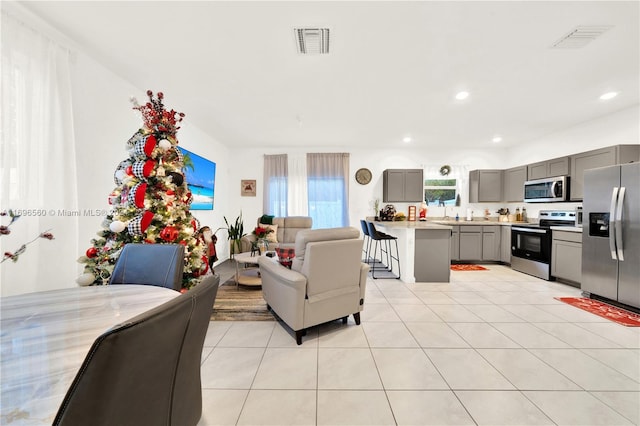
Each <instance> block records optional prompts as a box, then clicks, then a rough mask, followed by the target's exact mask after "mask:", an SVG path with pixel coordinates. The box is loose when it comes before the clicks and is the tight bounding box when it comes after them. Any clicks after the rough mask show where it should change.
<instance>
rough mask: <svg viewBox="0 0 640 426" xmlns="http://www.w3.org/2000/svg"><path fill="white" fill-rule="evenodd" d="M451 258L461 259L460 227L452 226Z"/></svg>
mask: <svg viewBox="0 0 640 426" xmlns="http://www.w3.org/2000/svg"><path fill="white" fill-rule="evenodd" d="M451 260H460V227H459V226H452V227H451Z"/></svg>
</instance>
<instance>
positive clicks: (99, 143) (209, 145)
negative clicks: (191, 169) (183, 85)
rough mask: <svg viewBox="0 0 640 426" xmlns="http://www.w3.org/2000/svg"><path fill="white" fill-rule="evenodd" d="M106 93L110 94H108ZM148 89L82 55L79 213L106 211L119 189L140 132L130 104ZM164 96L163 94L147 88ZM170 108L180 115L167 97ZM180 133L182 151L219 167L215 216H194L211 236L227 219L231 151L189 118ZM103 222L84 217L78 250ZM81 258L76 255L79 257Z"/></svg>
mask: <svg viewBox="0 0 640 426" xmlns="http://www.w3.org/2000/svg"><path fill="white" fill-rule="evenodd" d="M105 88H108V89H106V90H105ZM146 89H147V88H136V87H133V86H132V85H131V84H129V83H128V82H127V81H125V80H123V79H121V78H119V77H118V76H116V75H115V74H113V73H112V72H110V71H109V70H108V69H106V68H104V67H103V66H102V65H100V64H98V63H97V62H96V61H94V60H93V59H92V58H90V57H88V56H86V55H82V54H79V55H78V57H77V60H76V63H75V64H74V67H73V107H74V115H75V132H76V141H77V145H78V146H77V158H78V185H79V186H78V199H79V207H80V211H81V212H82V211H84V210H85V209H91V210H94V211H95V210H101V209H108V208H109V204H108V202H107V197H108V195H109V193H111V191H112V190H113V189H114V188H115V187H116V185H115V183H114V180H113V173H114V171H115V169H116V167H117V166H118V164H119V163H120V162H121V161H122V160H125V159H126V158H128V155H127V152H126V149H125V146H126V142H127V141H128V140H129V138H130V137H131V136H132V135H133V134H134V133H135V132H136V131H137V130H138V129H139V128H140V127H141V126H142V117H141V115H140V112H139V111H136V110H134V109H132V106H133V105H132V104H131V102H130V101H129V99H130V97H131V96H135V97H136V98H137V99H138V101H139V102H140V103H143V102H146V100H147V97H146V94H145V92H146ZM149 89H151V90H153V91H154V92H156V91H162V88H149ZM165 105H166V107H167V108H169V109H171V108H173V109H175V110H177V111H181V109H180V105H175V104H173V103H172V102H171V93H165ZM185 114H186V116H185V118H184V120H183V122H182V123H181V128H180V130H178V134H177V136H178V141H179V143H180V146H182V147H184V148H186V149H188V150H189V151H191V152H194V153H195V154H198V155H200V156H202V157H205V158H207V159H209V160H211V161H213V162H215V163H216V186H215V197H214V209H213V210H194V211H193V212H192V213H193V215H194V216H195V217H196V218H197V219H198V220H199V221H200V223H201V225H202V226H204V225H208V226H209V227H211V228H212V229H213V230H215V229H217V228H218V227H220V226H224V220H223V215H225V214H228V213H227V212H226V210H225V209H226V207H227V206H228V202H227V198H228V197H229V170H230V167H229V150H228V149H227V148H226V147H225V146H224V145H223V144H221V143H220V142H218V141H217V140H215V139H214V138H212V137H211V136H209V135H207V134H205V133H204V132H202V131H201V130H200V129H199V128H198V127H196V126H194V125H193V123H191V122H190V121H189V113H188V111H186V112H185ZM101 221H102V219H101V218H100V217H91V216H81V218H80V232H79V238H80V243H79V246H80V248H81V250H83V248H88V247H89V246H90V244H89V242H90V240H91V239H92V238H94V237H95V233H96V232H97V231H98V230H99V229H100V223H101ZM218 235H219V236H221V237H222V238H221V241H220V242H219V243H218V245H217V248H218V254H219V257H221V259H222V258H224V256H220V255H224V254H225V253H227V250H225V247H224V245H225V244H226V234H223V233H222V232H219V233H218ZM80 254H81V253H79V254H78V255H80Z"/></svg>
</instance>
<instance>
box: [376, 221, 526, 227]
mask: <svg viewBox="0 0 640 426" xmlns="http://www.w3.org/2000/svg"><path fill="white" fill-rule="evenodd" d="M374 223H375V224H376V225H380V226H387V227H389V228H416V229H443V228H439V227H440V226H446V227H451V226H458V225H465V226H466V225H471V226H492V225H498V226H511V225H522V224H525V223H530V222H499V221H497V220H491V219H490V220H484V219H478V220H464V219H460V220H455V219H427V220H426V221H415V222H409V221H407V220H403V221H375V222H374Z"/></svg>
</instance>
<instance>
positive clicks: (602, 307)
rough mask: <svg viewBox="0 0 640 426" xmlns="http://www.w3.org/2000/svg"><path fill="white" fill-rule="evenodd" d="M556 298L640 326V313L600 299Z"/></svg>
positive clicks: (619, 321) (591, 311) (612, 319)
mask: <svg viewBox="0 0 640 426" xmlns="http://www.w3.org/2000/svg"><path fill="white" fill-rule="evenodd" d="M554 299H556V300H559V301H561V302H564V303H566V304H569V305H571V306H575V307H576V308H580V309H582V310H584V311H587V312H590V313H592V314H595V315H598V316H600V317H602V318H606V319H608V320H611V321H613V322H617V323H618V324H622V325H625V326H627V327H640V315H638V314H635V313H633V312H630V311H627V310H624V309H622V308H618V307H615V306H612V305H608V304H606V303H603V302H600V301H598V300H593V299H587V298H586V297H554Z"/></svg>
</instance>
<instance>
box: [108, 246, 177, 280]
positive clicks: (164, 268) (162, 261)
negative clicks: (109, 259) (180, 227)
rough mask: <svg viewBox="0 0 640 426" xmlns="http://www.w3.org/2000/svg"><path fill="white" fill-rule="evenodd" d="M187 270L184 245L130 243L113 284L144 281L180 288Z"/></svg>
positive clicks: (112, 276)
mask: <svg viewBox="0 0 640 426" xmlns="http://www.w3.org/2000/svg"><path fill="white" fill-rule="evenodd" d="M183 270H184V246H183V245H181V244H133V243H131V244H126V245H125V246H124V248H123V249H122V252H121V253H120V257H118V260H117V261H116V265H115V267H114V268H113V273H112V274H111V279H110V280H109V284H140V285H155V286H158V287H166V288H171V289H173V290H180V289H181V288H182V273H183Z"/></svg>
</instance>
